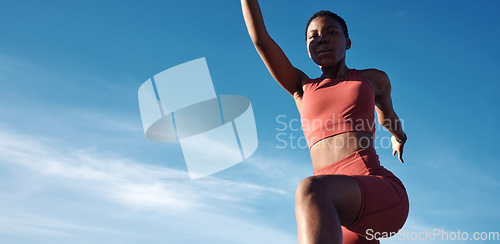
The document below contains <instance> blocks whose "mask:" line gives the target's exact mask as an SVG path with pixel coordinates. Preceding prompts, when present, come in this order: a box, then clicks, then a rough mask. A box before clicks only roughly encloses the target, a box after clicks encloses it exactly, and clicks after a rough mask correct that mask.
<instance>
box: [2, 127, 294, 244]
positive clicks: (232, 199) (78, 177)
mask: <svg viewBox="0 0 500 244" xmlns="http://www.w3.org/2000/svg"><path fill="white" fill-rule="evenodd" d="M0 138H2V140H1V141H0V166H2V167H10V168H14V169H17V170H19V171H24V172H25V173H24V177H31V178H32V181H31V182H30V183H31V184H33V183H36V184H38V186H37V188H36V189H32V190H31V191H29V192H24V193H22V194H23V196H16V192H15V191H14V189H13V188H11V191H9V189H4V190H3V191H2V192H1V194H2V195H4V197H8V199H9V201H7V202H8V203H10V204H11V205H10V206H9V207H10V208H12V207H13V206H12V205H16V204H19V201H20V200H19V199H30V200H31V201H37V198H40V199H44V198H45V197H46V194H47V193H46V192H47V191H53V190H54V189H57V185H59V186H66V187H67V188H69V191H71V192H72V193H71V194H81V195H82V198H83V199H81V200H83V201H85V200H87V201H89V203H91V202H93V201H96V200H92V199H98V200H97V201H99V202H104V205H103V207H104V208H111V209H109V211H110V212H111V215H113V214H117V213H116V212H114V211H113V209H112V207H111V206H118V207H119V208H120V209H121V210H125V212H127V211H131V212H134V211H147V212H149V213H150V214H153V215H158V216H164V217H165V218H171V221H169V220H165V222H166V223H164V224H165V225H166V226H175V225H176V224H175V221H178V220H179V218H182V219H184V221H183V222H180V224H179V226H177V228H182V227H181V226H184V227H185V230H184V231H186V233H185V234H186V235H187V234H189V232H190V230H189V229H190V228H191V227H189V226H188V224H187V223H186V220H189V221H192V222H190V223H189V225H192V226H198V227H199V226H204V227H203V228H204V229H203V230H202V229H199V230H197V231H201V232H202V233H204V234H202V235H204V236H205V237H206V238H209V237H210V232H211V231H213V232H214V233H216V232H218V231H220V230H218V229H217V228H210V223H209V222H211V221H214V222H217V221H221V220H224V222H225V223H233V224H231V227H227V226H226V227H224V228H228V229H230V231H231V232H232V233H234V232H245V231H247V230H244V229H240V228H250V229H249V230H248V232H247V234H244V233H241V234H244V235H243V236H245V235H247V236H246V237H245V238H248V237H249V236H251V233H252V232H254V231H256V230H259V231H261V232H262V231H265V232H266V233H267V235H268V236H267V237H262V238H264V239H265V238H274V237H278V236H279V238H281V239H283V238H285V239H288V240H290V239H293V238H294V236H293V235H292V236H290V235H289V234H286V232H283V231H280V230H272V229H273V228H272V227H269V226H266V224H263V223H259V222H253V221H244V220H240V219H239V216H246V215H249V214H250V215H251V213H252V203H253V202H256V201H258V198H259V196H262V194H264V193H265V192H268V193H270V194H284V191H283V190H280V189H274V188H269V187H265V186H261V185H257V184H254V183H245V182H243V183H242V182H235V181H230V180H223V179H217V178H214V177H211V178H207V179H205V180H198V181H190V180H187V179H188V176H187V173H186V172H184V171H180V170H175V169H170V168H166V167H161V166H154V165H148V164H144V163H141V162H136V161H133V160H129V159H122V158H102V157H99V156H95V155H92V154H90V153H89V152H86V151H84V150H73V149H68V148H65V149H64V148H54V147H51V146H50V145H49V144H44V143H42V141H40V140H38V139H34V138H31V137H30V136H27V135H19V134H13V133H10V132H6V131H4V130H3V131H0ZM18 176H19V175H18ZM175 179H178V180H175ZM17 183H19V184H21V183H22V182H21V181H19V182H17ZM2 184H5V185H9V186H13V185H15V184H16V181H14V182H9V183H6V182H2ZM17 187H19V186H17ZM56 191H60V190H56ZM66 191H67V190H66ZM66 191H63V192H58V194H68V192H66ZM71 194H69V197H70V198H71ZM50 201H51V205H52V207H54V208H57V207H58V205H64V204H65V201H64V200H61V199H52V200H50ZM58 201H60V202H58ZM20 205H21V206H22V205H23V204H20ZM5 207H6V206H5V205H4V206H3V207H2V208H4V209H5ZM59 207H61V208H64V207H62V206H59ZM14 209H15V208H14ZM32 211H34V212H33V213H29V214H30V215H32V216H36V217H30V216H24V215H23V216H9V215H6V214H5V212H4V213H0V218H3V220H5V221H6V222H7V223H12V224H14V223H17V224H16V226H24V229H23V230H24V231H25V232H26V234H27V233H31V234H43V235H48V234H53V235H59V234H60V233H67V232H68V231H67V230H65V229H64V228H62V229H61V228H59V227H60V226H59V227H58V226H57V225H51V226H45V227H44V225H43V224H40V225H33V224H30V223H32V222H31V221H29V222H26V223H24V224H19V223H20V222H23V221H27V220H28V219H30V218H50V217H47V216H45V215H44V214H43V211H42V212H37V211H35V210H33V209H32ZM86 211H88V210H86V209H83V210H82V214H85V212H86ZM254 211H255V210H254ZM2 212H3V211H2ZM168 216H170V217H168ZM200 217H201V218H204V219H203V220H202V219H200ZM134 218H137V216H134ZM134 218H132V219H128V221H134ZM149 218H151V215H150V216H149ZM54 221H56V220H54ZM54 221H52V222H50V221H48V222H46V223H48V224H50V223H54ZM64 221H67V222H68V224H69V225H75V226H80V225H79V224H75V223H73V221H71V220H68V219H65V220H64ZM156 221H158V220H155V222H156ZM40 223H42V221H40ZM93 224H95V223H93ZM86 225H89V226H90V225H92V224H86ZM205 225H207V226H205ZM249 225H250V226H249ZM106 228H111V229H113V228H115V227H109V226H108V227H106ZM18 231H19V230H18ZM164 231H167V232H168V231H169V230H164ZM172 231H175V230H172ZM177 231H181V232H182V230H179V229H177ZM69 232H71V231H69ZM273 236H274V237H273ZM218 238H220V237H218ZM235 238H236V237H235ZM255 238H257V237H254V239H255ZM259 238H260V237H259ZM268 240H269V239H268ZM244 242H247V243H249V242H248V241H243V239H241V240H239V241H237V243H244ZM283 243H285V242H283Z"/></svg>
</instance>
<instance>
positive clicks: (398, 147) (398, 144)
mask: <svg viewBox="0 0 500 244" xmlns="http://www.w3.org/2000/svg"><path fill="white" fill-rule="evenodd" d="M406 140H407V137H406V134H404V138H403V140H398V139H397V138H396V137H395V136H392V137H391V142H392V156H395V155H396V153H398V159H399V161H401V163H404V161H403V147H404V145H405V143H406Z"/></svg>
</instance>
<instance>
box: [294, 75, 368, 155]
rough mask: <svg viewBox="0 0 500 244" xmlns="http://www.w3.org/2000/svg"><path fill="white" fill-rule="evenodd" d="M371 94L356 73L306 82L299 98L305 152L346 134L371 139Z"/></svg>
mask: <svg viewBox="0 0 500 244" xmlns="http://www.w3.org/2000/svg"><path fill="white" fill-rule="evenodd" d="M374 109H375V94H374V92H373V88H372V87H371V85H370V84H369V83H368V82H367V81H366V80H365V79H364V78H363V77H362V76H361V73H360V71H359V70H356V69H351V70H349V73H348V74H347V75H346V76H345V77H343V78H339V79H330V78H326V79H324V80H321V79H320V78H316V79H311V80H309V81H308V82H307V83H306V84H305V87H304V94H303V96H302V114H301V122H302V129H303V130H304V135H305V137H306V140H307V144H308V146H309V148H311V147H312V146H313V145H314V144H315V143H317V142H318V141H320V140H322V139H324V138H326V137H330V136H334V135H338V134H341V133H344V132H349V131H364V132H368V133H371V134H372V135H375V122H374V119H375V115H374Z"/></svg>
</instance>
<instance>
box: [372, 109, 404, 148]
mask: <svg viewBox="0 0 500 244" xmlns="http://www.w3.org/2000/svg"><path fill="white" fill-rule="evenodd" d="M401 121H402V120H401V119H399V117H398V115H397V114H396V113H393V114H392V115H391V116H388V118H384V119H383V120H382V121H379V122H380V124H381V125H382V126H384V128H385V129H387V130H388V131H389V132H390V133H391V134H392V135H393V136H395V137H396V139H398V140H401V141H404V140H406V135H405V133H404V131H403V125H402V123H401Z"/></svg>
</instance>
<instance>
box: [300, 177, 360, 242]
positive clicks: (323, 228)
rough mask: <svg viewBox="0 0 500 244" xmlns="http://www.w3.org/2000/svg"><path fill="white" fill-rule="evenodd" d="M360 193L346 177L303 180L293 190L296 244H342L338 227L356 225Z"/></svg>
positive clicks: (356, 186) (355, 182)
mask: <svg viewBox="0 0 500 244" xmlns="http://www.w3.org/2000/svg"><path fill="white" fill-rule="evenodd" d="M361 198H362V197H361V189H360V186H359V185H358V183H357V181H356V180H355V179H354V178H352V177H350V176H346V175H320V176H311V177H308V178H305V179H304V180H302V182H300V184H299V186H298V187H297V192H296V195H295V214H296V218H297V230H298V240H299V243H300V244H310V243H328V244H332V243H342V231H341V225H349V224H352V223H353V222H354V221H356V218H357V216H358V214H359V212H360V209H361V201H362V199H361Z"/></svg>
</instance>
